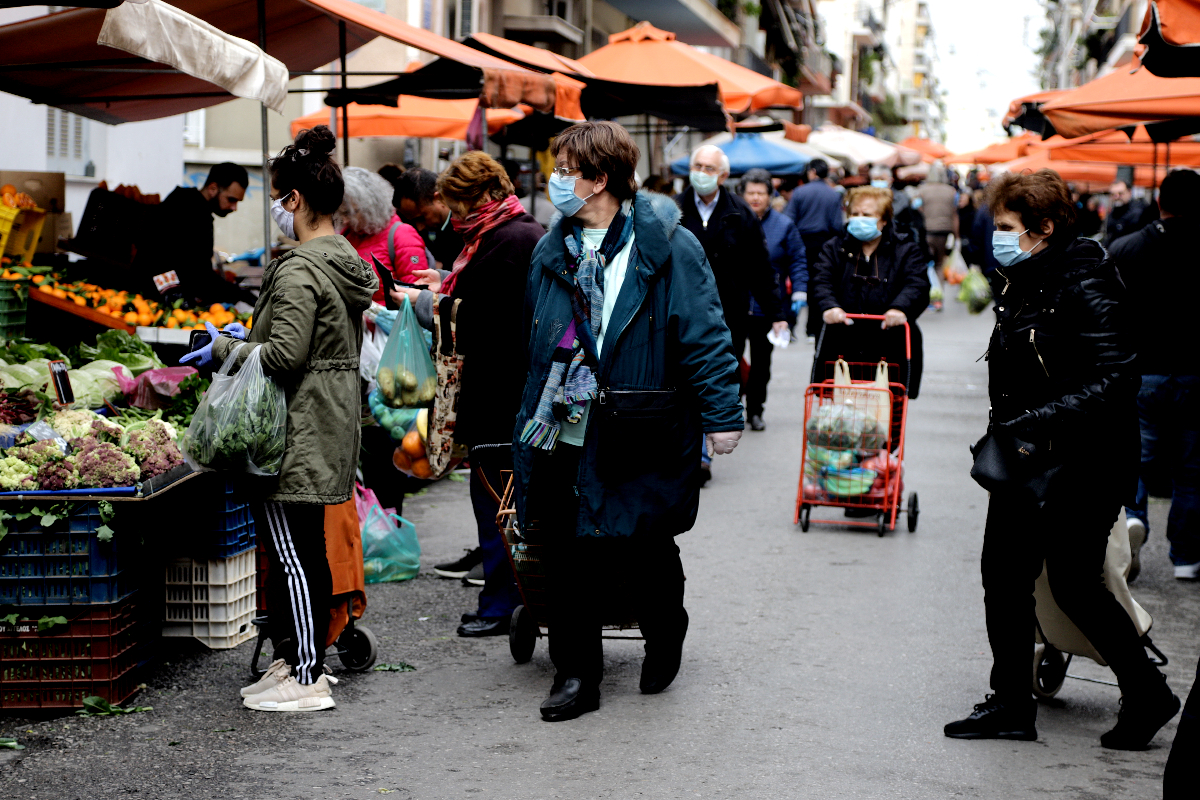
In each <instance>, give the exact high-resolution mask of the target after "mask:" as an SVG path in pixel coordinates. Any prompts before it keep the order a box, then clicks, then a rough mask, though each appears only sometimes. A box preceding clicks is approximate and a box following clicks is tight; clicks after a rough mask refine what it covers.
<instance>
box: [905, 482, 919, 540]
mask: <svg viewBox="0 0 1200 800" xmlns="http://www.w3.org/2000/svg"><path fill="white" fill-rule="evenodd" d="M920 514H921V505H920V503H918V502H917V493H916V492H913V493H911V494H910V495H909V496H908V532H909V533H915V532H916V530H917V517H919V516H920Z"/></svg>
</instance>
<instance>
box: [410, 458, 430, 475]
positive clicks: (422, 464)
mask: <svg viewBox="0 0 1200 800" xmlns="http://www.w3.org/2000/svg"><path fill="white" fill-rule="evenodd" d="M412 474H413V477H414V478H428V477H430V476H431V475H433V467H431V466H429V460H428V459H424V458H418V459H417V460H416V461H414V462H413V465H412Z"/></svg>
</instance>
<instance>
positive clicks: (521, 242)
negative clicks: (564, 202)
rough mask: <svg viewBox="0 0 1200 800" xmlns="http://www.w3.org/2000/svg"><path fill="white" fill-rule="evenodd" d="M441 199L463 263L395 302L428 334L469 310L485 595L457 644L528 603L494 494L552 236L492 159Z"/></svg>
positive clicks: (467, 362) (465, 436) (507, 450)
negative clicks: (525, 314) (439, 307)
mask: <svg viewBox="0 0 1200 800" xmlns="http://www.w3.org/2000/svg"><path fill="white" fill-rule="evenodd" d="M437 190H438V192H439V194H440V195H441V198H442V200H443V202H445V203H446V205H447V207H449V209H450V211H451V213H452V215H453V216H452V218H451V224H453V225H454V230H455V231H457V232H458V233H459V234H460V235H461V236H462V237H463V249H462V253H461V254H459V256H458V258H457V259H455V261H454V268H453V270H451V271H449V272H443V271H439V270H422V271H418V272H416V273H414V278H416V280H417V281H418V282H420V283H425V284H427V285H428V286H429V288H428V289H425V290H417V289H404V288H397V289H396V290H394V292H393V296H394V297H395V298H396V300H397V301H399V300H401V299H402V298H403V297H404V295H408V297H409V299H410V300H411V301H412V303H413V308H414V309H415V310H416V312H417V319H418V320H419V321H420V322H421V324H422V325H424V326H425V327H426V328H432V327H433V301H434V298H435V297H436V296H438V295H443V296H447V295H448V296H450V297H452V298H454V299H456V300H461V301H462V303H461V304H460V305H459V308H458V329H457V339H456V342H457V346H458V352H459V353H460V354H461V355H462V357H463V370H462V383H461V385H460V388H459V397H458V418H457V421H456V424H455V429H454V439H455V441H456V442H457V443H458V444H462V445H466V446H467V447H468V448H469V449H470V463H471V503H472V505H473V506H474V510H475V520H476V522H477V524H478V527H479V546H480V548H481V549H482V551H483V574H484V587H483V591H482V592H480V594H479V608H478V609H477V610H476V611H475V612H474V613H471V614H464V615H463V624H462V625H461V626H460V627H459V629H458V635H459V636H496V635H501V634H506V633H508V621H509V618H510V617H511V616H512V612H513V609H514V608H516V607H517V605H519V604H520V602H521V598H520V594H519V593H518V592H517V585H516V581H515V580H514V579H513V575H512V570H511V569H510V568H509V566H508V555H507V553H506V552H505V549H504V541H503V539H502V538H501V536H500V530H499V528H497V527H496V512H498V511H499V510H500V509H499V506H498V505H497V504H496V502H495V501H494V500H493V499H492V496H491V493H489V492H488V488H487V487H488V485H490V486H491V487H492V488H493V489H494V490H496V492H497V493H498V494H499V493H501V483H500V471H501V470H510V469H512V438H513V420H514V419H516V416H517V409H518V407H519V406H520V404H521V393H522V392H523V391H524V389H525V371H526V370H525V352H526V347H525V343H524V342H523V341H521V314H520V313H519V312H518V311H517V310H518V309H521V308H523V307H524V303H525V283H526V280H527V278H528V274H529V264H530V261H531V258H532V256H533V248H534V246H535V245H536V244H537V243H538V240H539V239H541V238H542V236H543V234H545V229H544V228H542V226H541V224H539V223H538V222H537V220H535V219H534V218H533V217H531V216H530V215H529V214H528V213H526V212H525V209H523V208H522V207H521V204H520V202H519V201H518V200H517V197H516V195H515V194H513V185H512V181H511V180H509V177H508V173H507V172H505V170H504V167H502V166H500V164H499V163H498V162H497V161H496V160H495V159H494V158H492V157H491V156H489V155H488V154H487V153H482V152H479V151H472V152H469V153H466V154H465V155H463V156H462V157H461V158H459V159H458V160H457V161H455V162H454V163H453V164H451V165H450V167H449V168H448V169H447V170H446V171H445V172H444V173H442V174H441V176H439V177H438V183H437Z"/></svg>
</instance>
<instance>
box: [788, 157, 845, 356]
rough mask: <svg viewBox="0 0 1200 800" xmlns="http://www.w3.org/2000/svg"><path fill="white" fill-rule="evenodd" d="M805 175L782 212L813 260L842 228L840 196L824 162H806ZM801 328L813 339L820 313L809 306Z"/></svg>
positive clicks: (819, 328) (818, 329)
mask: <svg viewBox="0 0 1200 800" xmlns="http://www.w3.org/2000/svg"><path fill="white" fill-rule="evenodd" d="M805 175H806V177H807V179H808V181H807V183H805V184H804V185H803V186H800V187H799V188H797V189H796V191H794V192H792V199H791V200H789V201H788V205H787V211H785V212H784V213H786V214H787V215H788V216H789V217H791V218H792V222H793V223H795V225H796V230H798V231H799V232H800V238H801V239H803V240H804V250H805V252H806V253H808V254H809V259H810V260H814V259H816V257H817V254H818V253H820V252H821V248H822V247H824V246H825V242H827V241H829V239H830V237H832V236H834V235H836V234H837V233H838V231H840V230H841V229H842V225H843V224H844V223H843V221H842V196H841V195H840V194H838V192H837V190H836V189H834V188H833V187H832V186H830V185H829V181H828V178H829V163H828V162H827V161H825V160H824V159H822V158H814V159H813V160H812V161H810V162H808V170H807V172H806V173H805ZM804 327H805V331H806V332H807V333H808V335H809V336H816V335H817V332H818V331H820V330H821V313H820V311H818V310H816V309H814V308H813V307H812V306H811V305H810V306H809V307H808V320H807V322H806V323H805V326H804Z"/></svg>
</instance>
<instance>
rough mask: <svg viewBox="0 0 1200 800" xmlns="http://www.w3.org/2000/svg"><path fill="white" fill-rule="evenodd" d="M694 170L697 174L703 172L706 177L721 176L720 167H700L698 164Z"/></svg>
mask: <svg viewBox="0 0 1200 800" xmlns="http://www.w3.org/2000/svg"><path fill="white" fill-rule="evenodd" d="M692 169H694V170H696V172H703V173H704V174H705V175H720V174H721V168H720V167H710V166H707V165H705V166H700V165H698V164H697V165H694V166H693V167H692Z"/></svg>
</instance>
